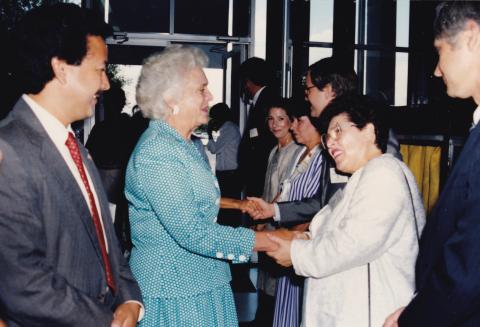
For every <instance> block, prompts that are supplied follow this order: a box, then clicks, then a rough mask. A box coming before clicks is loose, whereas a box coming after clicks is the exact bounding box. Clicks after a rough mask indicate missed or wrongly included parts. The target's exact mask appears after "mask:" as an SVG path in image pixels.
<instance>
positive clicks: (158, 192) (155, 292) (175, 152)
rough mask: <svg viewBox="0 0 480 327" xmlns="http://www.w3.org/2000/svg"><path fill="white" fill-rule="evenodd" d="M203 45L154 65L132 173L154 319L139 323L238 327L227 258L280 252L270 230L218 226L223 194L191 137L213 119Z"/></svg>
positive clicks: (143, 275)
mask: <svg viewBox="0 0 480 327" xmlns="http://www.w3.org/2000/svg"><path fill="white" fill-rule="evenodd" d="M206 63H207V57H206V56H205V54H204V53H203V52H202V51H201V50H199V49H198V48H194V47H188V46H180V45H174V46H170V47H167V48H166V49H165V50H164V51H163V52H161V53H159V54H154V55H152V56H151V57H149V58H147V59H146V61H145V62H144V65H143V67H142V72H141V75H140V78H139V81H138V85H137V95H136V97H137V103H138V105H139V106H140V109H141V110H142V113H143V115H144V116H145V117H147V118H149V119H150V124H149V127H148V129H147V130H146V131H145V132H144V133H143V135H142V137H141V138H140V140H139V142H138V144H137V146H136V148H135V150H134V152H133V154H132V156H131V158H130V161H129V164H128V167H127V173H126V186H125V193H126V197H127V199H128V201H129V213H130V225H131V234H132V242H133V249H132V253H131V257H130V265H131V269H132V271H133V274H134V275H135V278H136V279H137V281H138V283H139V285H140V288H141V290H142V294H143V298H144V304H145V309H146V314H145V317H144V319H143V320H142V321H141V323H140V326H142V327H147V326H236V325H238V322H237V315H236V310H235V304H234V300H233V295H232V291H231V288H230V284H229V282H230V280H231V275H230V270H229V266H228V261H232V262H234V263H242V262H246V261H248V260H249V257H250V255H251V253H252V251H253V250H254V249H255V250H268V249H273V248H274V246H272V245H273V244H274V243H272V242H271V241H269V239H268V238H267V237H266V234H265V233H261V232H256V233H255V232H253V231H252V230H249V229H246V228H232V227H228V226H221V225H219V224H217V223H216V216H217V214H218V206H219V202H220V191H219V187H218V183H217V180H216V179H215V176H214V175H213V174H212V172H211V170H210V167H209V166H208V164H207V163H206V162H205V160H204V159H203V158H202V156H201V155H200V153H199V152H198V150H197V148H196V147H195V145H194V144H193V143H192V142H191V140H190V135H191V134H192V132H193V131H194V130H195V129H196V128H197V127H198V126H199V125H201V124H205V123H207V122H208V108H209V107H208V103H209V101H210V100H211V99H212V95H211V93H210V91H209V90H208V87H207V84H208V81H207V78H206V76H205V74H204V72H203V67H205V65H206Z"/></svg>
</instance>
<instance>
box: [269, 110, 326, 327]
mask: <svg viewBox="0 0 480 327" xmlns="http://www.w3.org/2000/svg"><path fill="white" fill-rule="evenodd" d="M319 125H320V124H319V121H318V118H314V117H309V116H306V115H303V116H301V117H296V118H295V119H294V121H293V124H292V131H293V135H294V137H295V139H296V141H297V143H300V144H303V145H305V148H304V151H302V152H301V153H300V154H299V155H298V157H297V160H296V165H295V166H294V168H293V171H292V173H291V175H290V177H289V178H287V179H286V180H285V181H284V182H283V183H282V191H281V193H280V195H279V196H278V197H277V199H276V201H277V202H282V201H296V200H301V199H303V198H310V197H313V196H314V195H315V193H316V192H317V190H318V188H319V186H320V173H321V167H322V165H323V164H324V160H325V158H324V154H323V150H322V149H321V147H320V143H321V134H320V132H319V128H320V126H319ZM307 225H308V224H302V225H297V226H294V227H292V228H293V229H295V230H301V231H304V230H306V228H307ZM302 293H303V277H299V276H297V275H295V274H294V272H293V270H291V269H290V270H288V271H287V273H286V274H285V275H284V276H282V277H280V278H278V279H277V285H276V290H275V313H274V320H273V326H275V327H280V326H288V327H296V326H299V325H300V319H301V316H302V315H301V304H302Z"/></svg>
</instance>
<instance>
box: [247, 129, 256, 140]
mask: <svg viewBox="0 0 480 327" xmlns="http://www.w3.org/2000/svg"><path fill="white" fill-rule="evenodd" d="M249 135H250V138H251V139H252V138H254V137H257V136H258V130H257V129H256V128H252V129H251V130H250V131H249Z"/></svg>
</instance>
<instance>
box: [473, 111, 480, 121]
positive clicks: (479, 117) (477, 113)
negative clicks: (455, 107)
mask: <svg viewBox="0 0 480 327" xmlns="http://www.w3.org/2000/svg"><path fill="white" fill-rule="evenodd" d="M479 120H480V106H478V107H477V109H475V111H474V112H473V126H475V125H477V124H478V121H479Z"/></svg>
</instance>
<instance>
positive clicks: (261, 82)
mask: <svg viewBox="0 0 480 327" xmlns="http://www.w3.org/2000/svg"><path fill="white" fill-rule="evenodd" d="M239 74H240V79H241V81H240V82H241V85H242V93H243V95H244V96H243V99H244V102H245V103H246V104H248V105H249V108H250V110H249V111H248V118H247V124H246V126H245V129H244V131H243V135H242V139H241V142H240V147H239V153H238V163H239V169H240V174H241V180H242V181H243V183H244V186H245V194H246V195H248V196H257V197H258V196H262V193H263V183H264V181H265V173H266V171H267V163H268V155H269V154H270V150H271V149H272V148H273V147H274V146H275V144H276V139H275V138H274V137H273V135H272V133H271V132H270V131H269V129H268V127H267V112H268V109H269V108H270V107H271V104H272V102H273V101H275V100H276V99H278V98H279V96H278V92H277V91H276V90H275V89H274V88H273V86H272V82H273V71H272V70H271V68H270V67H269V65H268V64H267V62H265V60H263V59H260V58H257V57H252V58H249V59H247V60H245V61H244V62H243V63H242V64H241V65H240V71H239Z"/></svg>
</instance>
